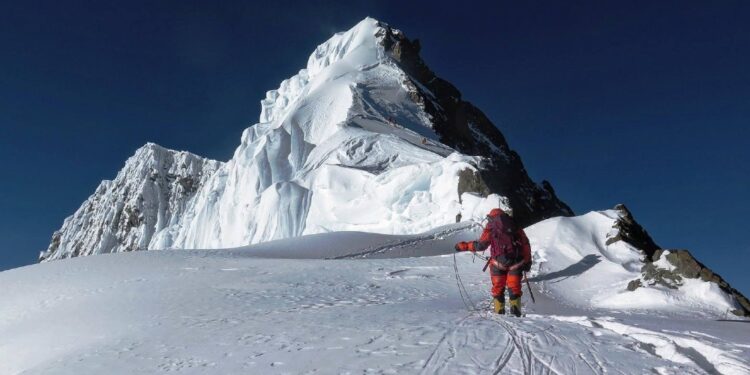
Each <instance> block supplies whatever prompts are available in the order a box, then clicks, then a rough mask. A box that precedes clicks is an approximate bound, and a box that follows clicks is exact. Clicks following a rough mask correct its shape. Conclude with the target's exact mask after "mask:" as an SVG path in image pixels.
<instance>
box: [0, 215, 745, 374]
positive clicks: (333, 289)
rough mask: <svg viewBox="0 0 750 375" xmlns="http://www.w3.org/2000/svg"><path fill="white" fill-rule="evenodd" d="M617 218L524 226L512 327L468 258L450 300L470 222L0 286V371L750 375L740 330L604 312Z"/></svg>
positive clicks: (702, 321)
mask: <svg viewBox="0 0 750 375" xmlns="http://www.w3.org/2000/svg"><path fill="white" fill-rule="evenodd" d="M614 215H616V211H603V212H594V213H589V214H587V215H584V216H580V217H575V218H556V219H550V220H547V221H544V222H541V223H539V224H537V225H535V226H533V227H530V228H528V231H527V232H528V235H529V237H530V240H531V242H532V245H533V246H534V250H535V251H534V258H535V259H536V262H537V265H536V266H535V267H534V270H533V273H532V280H535V281H534V282H533V283H532V285H533V286H534V293H535V295H536V303H535V304H532V303H531V301H529V300H528V293H526V294H524V297H523V303H524V309H525V311H526V313H527V315H526V317H524V318H514V317H499V316H497V315H493V314H490V313H489V312H488V311H489V296H488V292H489V277H488V275H487V274H486V273H482V272H481V268H482V262H481V261H478V260H476V259H475V258H473V257H472V255H471V254H468V253H461V254H458V255H457V256H456V257H455V261H456V266H457V270H458V272H459V275H460V277H461V280H462V282H463V285H464V286H465V287H466V290H467V292H468V299H469V301H468V303H469V304H470V305H475V306H476V307H477V310H475V311H467V309H466V306H465V305H464V303H463V302H462V299H461V297H460V295H459V293H458V288H457V283H456V276H455V274H454V257H453V255H451V253H452V252H453V249H452V247H453V244H454V243H455V242H456V241H460V240H469V239H472V238H476V236H478V234H479V228H478V226H477V225H474V224H472V223H459V224H451V225H448V226H444V227H441V228H437V229H435V230H432V231H430V232H427V233H423V234H419V235H399V236H392V235H385V234H375V233H358V232H336V233H324V234H316V235H311V236H303V237H298V238H292V239H283V240H278V241H271V242H266V243H263V244H258V245H252V246H247V247H242V248H237V249H226V250H185V251H156V252H151V251H149V252H135V253H124V254H109V255H102V256H96V257H81V258H74V259H66V260H62V261H58V262H50V263H42V264H37V265H33V266H28V267H22V268H17V269H14V270H10V271H5V272H0V289H2V290H3V298H2V299H1V300H0V359H1V360H0V373H3V374H28V375H31V374H100V373H107V374H133V373H183V374H241V373H252V374H261V373H262V374H314V373H324V374H334V373H342V374H345V373H374V374H378V373H380V374H396V373H398V374H404V373H408V374H531V373H551V374H603V373H616V374H647V373H657V374H716V373H721V374H750V360H749V359H750V324H746V323H747V321H720V320H712V319H710V318H720V317H721V316H722V315H721V312H720V311H719V310H720V309H712V308H711V307H710V306H705V305H702V304H697V305H693V302H694V299H693V296H690V295H687V294H684V291H682V290H672V291H671V293H673V296H674V297H676V298H674V299H672V300H666V299H657V300H656V302H654V303H651V304H649V305H647V306H643V305H642V304H641V302H643V301H644V300H643V299H641V298H638V299H632V300H627V303H625V302H623V301H625V300H623V299H619V301H620V302H619V303H617V304H615V303H613V302H612V300H613V298H616V296H617V294H618V293H619V292H620V291H622V290H624V286H623V285H622V280H625V279H627V277H630V276H632V275H629V274H630V273H631V272H635V271H632V269H634V268H633V267H635V265H636V263H637V256H636V255H635V254H632V253H633V252H634V251H635V249H632V248H628V247H627V246H625V245H623V244H619V243H615V244H612V245H610V246H604V245H602V243H603V242H602V241H605V240H606V238H607V237H608V235H609V234H611V229H612V225H613V224H614V220H615V218H616V217H615V216H614ZM591 256H596V257H599V259H598V260H597V262H596V263H594V262H593V261H591V260H590V259H592V258H591ZM303 258H304V259H303ZM51 281H54V282H51ZM624 293H636V292H623V293H622V294H624ZM681 293H682V295H681ZM633 295H635V294H633ZM709 297H710V298H712V299H714V300H717V299H716V298H717V296H716V295H711V296H701V298H709ZM718 300H720V299H718ZM589 301H590V302H589ZM675 305H676V307H675ZM683 307H685V308H683Z"/></svg>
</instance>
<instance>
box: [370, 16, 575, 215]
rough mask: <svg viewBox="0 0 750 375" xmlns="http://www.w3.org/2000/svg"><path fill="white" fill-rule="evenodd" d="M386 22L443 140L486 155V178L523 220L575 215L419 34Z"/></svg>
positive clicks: (396, 55)
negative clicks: (433, 59) (429, 55)
mask: <svg viewBox="0 0 750 375" xmlns="http://www.w3.org/2000/svg"><path fill="white" fill-rule="evenodd" d="M381 26H382V27H383V28H384V32H385V35H384V36H383V39H382V40H383V47H384V48H385V50H386V51H387V52H388V53H389V54H390V55H391V57H392V58H393V59H394V60H395V61H396V62H397V63H398V64H399V65H400V67H401V68H402V69H403V70H404V71H405V72H406V73H407V74H408V75H409V76H408V77H407V79H406V81H407V82H404V84H405V86H407V87H410V88H411V89H412V95H413V99H415V101H416V102H417V103H420V104H421V105H423V107H424V110H425V112H427V113H428V114H429V115H430V116H431V117H432V120H433V125H434V130H435V131H436V132H437V134H438V135H439V136H440V142H442V143H444V144H446V145H448V146H450V147H452V148H454V149H456V150H458V151H460V152H461V153H463V154H467V155H479V156H483V157H485V158H486V160H487V163H486V165H482V166H480V168H481V177H482V180H484V182H485V185H486V186H487V187H488V188H489V191H490V192H492V193H497V194H500V195H503V196H505V197H508V199H509V203H510V205H511V207H513V212H514V216H515V217H516V220H518V221H519V224H521V225H523V226H527V225H531V224H533V223H536V222H538V221H541V220H544V219H546V218H549V217H553V216H571V215H573V211H572V210H571V209H570V207H568V206H567V205H566V204H565V203H563V202H562V201H561V200H560V199H559V198H557V196H556V195H555V191H554V189H552V186H551V185H550V184H549V182H543V183H542V185H539V184H536V183H534V182H533V181H532V180H531V178H529V176H528V174H527V173H526V169H525V168H524V166H523V163H522V162H521V158H520V157H519V156H518V154H517V153H516V152H515V151H513V150H511V149H510V147H508V143H507V142H506V140H505V137H503V135H502V133H500V130H498V129H497V127H495V125H494V124H492V122H491V121H490V120H489V119H488V118H487V116H485V115H484V113H482V111H480V110H479V109H478V108H476V107H475V106H474V105H472V104H471V103H469V102H466V101H464V100H462V99H461V93H460V92H459V91H458V89H456V88H455V87H454V86H453V85H452V84H450V83H449V82H447V81H445V80H443V79H441V78H440V77H438V76H436V75H435V73H433V72H432V71H431V70H430V68H428V67H427V65H426V64H425V63H424V61H423V60H422V58H421V57H420V56H419V51H420V48H421V47H420V44H419V40H409V39H408V38H407V37H406V36H405V35H404V34H403V33H401V32H400V31H398V30H394V29H391V28H390V27H388V26H387V25H381Z"/></svg>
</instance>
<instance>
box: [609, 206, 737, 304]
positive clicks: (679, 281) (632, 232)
mask: <svg viewBox="0 0 750 375" xmlns="http://www.w3.org/2000/svg"><path fill="white" fill-rule="evenodd" d="M615 210H617V211H618V213H619V216H620V217H619V219H618V220H616V221H615V225H614V229H615V231H614V233H613V235H612V236H610V237H609V239H608V240H607V242H606V244H607V245H609V244H612V243H614V242H616V241H624V242H627V243H629V244H630V245H632V246H633V247H635V248H636V249H639V250H640V251H642V252H643V256H644V257H643V267H642V268H641V277H640V278H639V279H635V280H632V281H631V282H630V283H628V286H627V290H629V291H634V290H636V289H638V288H643V287H653V286H661V287H665V288H669V289H679V288H681V287H683V286H684V282H683V279H700V280H702V281H704V282H708V283H713V284H716V285H717V286H718V287H719V288H720V289H721V290H722V291H724V292H725V293H726V294H728V295H729V296H731V298H733V299H734V300H735V301H736V303H737V306H738V307H737V309H735V310H733V311H731V312H732V313H733V314H735V315H737V316H744V317H750V301H749V300H748V299H747V297H745V296H744V295H743V294H742V293H740V291H738V290H737V289H735V288H733V287H732V286H731V285H729V283H727V282H726V281H725V280H724V279H723V278H722V277H721V276H719V275H718V274H716V273H714V272H713V271H712V270H711V269H709V268H708V267H706V266H705V265H704V264H703V263H701V262H699V261H698V260H697V259H695V257H693V255H692V254H691V253H690V252H689V251H688V250H672V249H662V248H661V247H659V246H658V245H657V244H656V243H655V242H654V240H653V239H652V238H651V236H650V235H649V234H648V232H646V230H645V229H644V228H643V227H642V226H641V225H640V224H638V222H637V221H635V218H634V217H633V214H632V213H631V212H630V211H629V210H628V209H627V207H625V205H623V204H618V205H617V206H615Z"/></svg>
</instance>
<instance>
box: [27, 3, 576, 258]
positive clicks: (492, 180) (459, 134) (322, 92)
mask: <svg viewBox="0 0 750 375" xmlns="http://www.w3.org/2000/svg"><path fill="white" fill-rule="evenodd" d="M419 49H420V44H419V42H418V41H416V40H410V39H408V38H407V37H406V36H405V35H404V34H403V33H402V32H401V31H399V30H396V29H394V28H391V27H390V26H388V25H386V24H384V23H382V22H379V21H377V20H375V19H372V18H366V19H364V20H363V21H361V22H359V23H358V24H357V25H356V26H354V27H353V28H352V29H350V30H348V31H346V32H342V33H337V34H335V35H334V36H332V37H331V38H330V39H329V40H328V41H326V42H325V43H323V44H321V45H319V46H318V47H317V48H316V49H315V51H314V52H313V53H312V54H311V55H310V58H309V59H308V61H307V67H306V68H305V69H302V70H300V71H299V72H298V73H297V74H296V75H294V76H292V77H290V78H288V79H286V80H284V81H282V82H281V85H280V86H279V88H278V89H276V90H271V91H268V92H267V93H266V97H265V99H263V100H262V101H261V113H260V118H259V121H258V123H257V124H255V125H253V126H251V127H249V128H248V129H246V130H245V131H244V132H243V134H242V139H241V144H240V146H239V147H238V148H237V150H236V151H235V153H234V156H233V158H232V159H231V160H229V161H228V162H226V163H219V162H214V161H208V160H205V159H201V158H198V157H192V158H190V161H189V163H188V164H189V165H190V166H191V167H190V168H189V170H191V171H192V172H191V173H193V174H191V176H190V179H189V180H190V181H191V182H190V184H189V185H190V186H189V189H187V190H190V191H189V192H188V193H185V192H184V191H183V190H185V188H184V182H185V181H187V180H186V179H185V178H183V177H185V176H182V175H181V174H180V173H181V172H180V171H183V170H185V168H183V167H182V166H183V165H185V163H184V162H182V161H177V162H176V161H175V160H176V159H174V157H172V156H171V155H177V154H179V155H183V154H181V153H177V152H176V151H161V152H160V154H159V155H158V156H157V157H156V158H155V159H153V162H152V163H144V162H143V157H141V156H139V155H140V154H142V153H143V152H142V151H141V150H139V152H137V153H136V155H135V156H134V157H132V158H131V159H129V160H128V162H127V163H126V165H125V167H124V168H123V171H122V172H120V174H119V175H118V177H117V178H116V179H115V181H113V182H112V183H104V184H103V187H100V188H99V189H97V192H96V193H95V194H94V195H93V196H92V197H91V198H90V199H89V200H88V201H87V202H86V203H85V204H84V206H83V207H82V208H81V209H80V210H79V211H78V212H76V214H74V215H73V216H72V217H71V218H68V219H67V220H66V224H65V225H64V226H63V228H61V230H59V231H58V232H56V233H55V235H54V236H53V239H52V243H51V244H50V246H49V248H48V250H47V251H45V252H43V253H42V254H41V259H42V260H49V259H59V258H67V257H72V256H77V255H89V254H95V253H111V252H121V251H131V250H146V249H166V248H221V247H233V246H242V245H247V244H251V243H258V242H264V241H268V240H273V239H280V238H287V237H293V236H299V235H302V234H312V233H321V232H329V231H343V230H348V231H365V232H376V233H386V234H414V233H420V232H424V231H427V230H430V229H432V228H435V227H438V226H441V225H446V224H450V223H454V222H456V221H461V220H466V219H471V218H481V216H482V215H483V214H484V213H485V212H486V209H487V208H488V207H497V206H500V207H506V208H509V207H511V208H512V209H513V210H514V212H515V215H516V217H517V218H518V219H519V221H521V223H522V224H525V225H527V224H531V223H534V222H537V221H539V220H542V219H544V218H548V217H551V216H557V215H572V211H571V210H570V209H569V208H568V206H566V205H565V204H564V203H563V202H562V201H560V200H559V199H558V198H557V197H556V196H555V193H554V190H553V189H552V187H551V185H550V184H549V183H547V182H546V181H545V182H543V183H542V184H536V183H534V182H533V181H532V180H531V179H530V178H529V176H528V175H527V173H526V171H525V169H524V167H523V164H522V162H521V159H520V157H519V156H518V154H516V153H515V152H514V151H512V150H511V149H510V147H509V146H508V144H507V142H506V141H505V139H504V137H503V135H502V134H501V133H500V131H499V130H498V129H497V128H496V127H495V126H494V125H493V124H492V123H491V122H490V121H489V119H487V117H486V116H485V115H484V114H483V113H482V112H481V111H480V110H479V109H477V108H476V107H474V106H473V105H471V104H470V103H468V102H466V101H463V100H462V99H461V94H460V92H459V91H458V90H457V89H456V88H455V87H453V85H451V84H450V83H448V82H446V81H444V80H442V79H440V78H439V77H437V76H436V75H435V74H434V73H433V72H432V71H431V70H430V69H429V68H428V67H427V65H426V64H425V63H424V61H423V60H422V59H421V58H420V56H419ZM155 147H158V146H155V145H147V146H145V148H146V149H151V148H155ZM162 150H164V149H162ZM173 169H175V170H176V171H177V172H174V171H172V170H173ZM165 171H166V172H165ZM164 173H166V174H164ZM175 173H176V174H175ZM196 174H197V175H196ZM155 176H156V177H155ZM165 176H166V177H165ZM170 176H172V177H170ZM162 177H164V178H162ZM149 181H150V182H149ZM144 184H145V185H144ZM146 185H148V187H147V188H145V190H144V189H141V188H134V186H141V187H143V186H146ZM174 192H179V194H177V195H175V194H174ZM165 200H166V201H170V202H172V203H174V204H167V205H164V204H163V202H165ZM154 215H156V216H155V217H153V218H151V216H154Z"/></svg>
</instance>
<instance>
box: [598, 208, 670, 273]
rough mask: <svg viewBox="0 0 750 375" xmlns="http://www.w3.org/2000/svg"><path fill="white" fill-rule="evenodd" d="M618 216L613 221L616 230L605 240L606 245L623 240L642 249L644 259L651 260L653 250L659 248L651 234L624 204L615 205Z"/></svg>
mask: <svg viewBox="0 0 750 375" xmlns="http://www.w3.org/2000/svg"><path fill="white" fill-rule="evenodd" d="M615 210H617V211H618V213H619V215H620V218H619V219H617V221H615V229H617V232H616V234H615V235H614V236H612V237H610V238H609V240H607V245H609V244H610V243H613V242H615V241H625V242H627V243H629V244H631V245H632V246H633V247H635V248H636V249H640V250H641V251H643V253H644V255H645V256H646V260H647V261H649V262H651V261H652V257H653V255H654V252H655V251H656V250H658V249H660V247H659V245H657V244H656V242H654V240H653V239H652V238H651V236H650V235H649V234H648V232H646V230H645V229H643V227H642V226H641V225H640V224H638V222H636V221H635V219H634V218H633V214H632V213H631V212H630V210H628V208H627V207H625V205H624V204H618V205H617V206H615Z"/></svg>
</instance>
